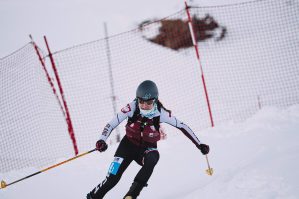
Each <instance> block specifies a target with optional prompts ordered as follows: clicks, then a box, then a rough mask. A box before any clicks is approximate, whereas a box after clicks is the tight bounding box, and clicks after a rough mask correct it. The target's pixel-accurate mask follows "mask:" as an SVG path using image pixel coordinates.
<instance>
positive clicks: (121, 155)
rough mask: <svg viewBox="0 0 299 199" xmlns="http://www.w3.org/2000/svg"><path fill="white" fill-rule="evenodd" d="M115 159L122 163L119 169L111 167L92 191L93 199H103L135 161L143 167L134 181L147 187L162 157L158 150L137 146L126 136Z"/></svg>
mask: <svg viewBox="0 0 299 199" xmlns="http://www.w3.org/2000/svg"><path fill="white" fill-rule="evenodd" d="M114 157H115V160H116V161H118V160H120V161H122V162H121V163H120V165H119V168H118V169H115V168H114V169H112V168H113V167H112V166H111V167H110V169H109V172H108V174H107V176H106V178H105V179H104V180H103V181H102V183H100V184H99V185H98V186H97V187H95V188H94V189H93V190H92V191H91V193H90V194H91V196H92V198H93V199H102V198H103V197H104V196H105V194H106V193H107V192H108V191H110V190H111V189H112V188H113V187H114V186H115V185H116V184H117V183H118V181H119V180H120V178H121V176H122V174H123V172H124V171H125V170H126V169H127V167H128V166H129V165H130V163H131V162H132V161H133V160H134V161H136V162H137V163H138V164H139V165H141V166H142V167H141V169H140V170H139V172H138V173H137V175H136V177H135V179H134V181H135V182H138V183H139V184H141V185H143V186H146V184H147V181H148V180H149V178H150V177H151V175H152V173H153V170H154V167H155V165H156V164H157V162H158V161H159V157H160V155H159V152H158V150H157V149H156V148H146V147H139V146H136V145H135V144H133V143H131V142H130V141H129V140H128V138H127V137H126V136H125V137H124V138H123V139H122V140H121V142H120V144H119V146H118V148H117V150H116V152H115V155H114ZM112 165H113V163H112ZM116 167H117V166H116Z"/></svg>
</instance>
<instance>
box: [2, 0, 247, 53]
mask: <svg viewBox="0 0 299 199" xmlns="http://www.w3.org/2000/svg"><path fill="white" fill-rule="evenodd" d="M244 1H250V0H189V1H188V3H189V4H193V5H194V4H196V5H202V6H206V5H222V4H231V3H236V2H244ZM199 2H200V3H199ZM183 8H184V0H163V1H161V0H151V1H140V0H126V1H123V0H121V1H120V0H119V1H115V0H114V1H99V0H51V1H48V0H22V1H21V0H0V26H1V31H0V57H4V56H6V55H8V54H10V53H12V52H14V51H15V50H17V49H19V48H20V47H22V46H23V45H25V44H26V43H28V42H29V41H30V39H29V37H28V35H29V34H32V36H33V38H34V40H35V41H36V42H37V44H38V45H39V46H40V47H41V48H44V42H43V36H44V35H46V36H47V38H48V41H49V44H50V47H51V49H52V51H57V50H62V49H64V48H67V47H70V46H73V45H76V44H81V43H84V42H89V41H93V40H97V39H99V38H103V37H104V25H103V24H104V22H106V23H107V26H108V33H109V35H112V34H117V33H120V32H124V31H127V30H130V29H133V28H135V27H136V26H137V25H138V24H139V23H140V22H142V21H144V20H146V19H153V18H162V17H166V16H168V15H170V14H172V13H175V12H177V11H179V10H181V9H183Z"/></svg>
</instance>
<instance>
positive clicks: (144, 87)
mask: <svg viewBox="0 0 299 199" xmlns="http://www.w3.org/2000/svg"><path fill="white" fill-rule="evenodd" d="M126 118H128V121H127V125H126V135H125V136H124V137H123V139H122V140H121V142H120V144H119V146H118V148H117V150H116V152H115V155H114V161H113V162H112V163H111V166H110V168H109V171H108V174H107V176H106V178H105V179H104V180H103V181H102V183H100V184H99V185H98V186H96V187H95V188H94V189H93V190H92V191H91V192H90V193H88V194H87V199H102V198H103V197H104V196H105V194H106V193H107V192H108V191H109V190H111V189H112V188H113V187H114V186H115V185H116V184H117V183H118V181H119V180H120V178H121V176H122V174H123V172H124V171H125V170H126V169H127V167H128V166H129V164H130V163H131V162H132V161H133V160H134V161H136V162H137V163H138V164H139V165H141V169H140V170H139V172H138V173H137V175H136V176H135V178H134V181H133V183H132V185H131V187H130V189H129V191H128V192H127V194H126V195H125V196H124V198H123V199H136V198H137V196H139V194H140V192H141V190H142V189H143V187H145V186H147V182H148V180H149V178H150V176H151V175H152V173H153V170H154V167H155V165H156V164H157V162H158V160H159V152H158V149H157V142H158V141H159V139H160V136H161V132H160V123H167V124H170V125H172V126H174V127H176V128H178V129H179V130H181V131H182V132H183V133H184V135H186V136H187V137H188V138H189V139H190V140H191V141H192V142H193V143H194V144H195V146H196V147H197V148H198V149H199V150H200V151H201V153H202V154H204V155H206V154H208V153H209V146H208V145H206V144H203V143H201V142H200V141H199V139H198V138H197V137H196V135H195V134H194V132H193V131H192V130H191V129H190V128H189V127H188V126H187V125H186V124H184V123H183V122H181V121H179V120H178V119H177V118H176V117H174V116H173V115H171V111H169V110H167V109H166V108H165V107H164V106H163V105H162V104H161V102H160V101H159V100H158V88H157V86H156V84H155V83H154V82H153V81H150V80H146V81H144V82H142V83H141V84H140V85H139V86H138V88H137V91H136V99H135V100H134V101H133V102H131V103H129V104H128V105H127V106H126V107H124V108H122V109H121V112H120V113H118V114H117V115H116V116H115V117H114V118H113V119H112V120H111V121H110V122H109V123H108V124H107V125H106V126H105V128H104V130H103V132H102V135H101V137H100V139H99V140H98V141H97V142H96V149H97V150H98V151H100V152H103V151H105V150H106V149H107V148H108V145H107V144H106V142H105V141H106V140H107V138H108V137H109V135H110V134H111V132H112V130H113V129H114V128H116V127H117V126H118V125H119V124H120V123H121V122H122V121H123V120H125V119H126Z"/></svg>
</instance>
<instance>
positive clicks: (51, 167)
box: [0, 149, 96, 189]
mask: <svg viewBox="0 0 299 199" xmlns="http://www.w3.org/2000/svg"><path fill="white" fill-rule="evenodd" d="M94 151H96V149H92V150H90V151H87V152H85V153H82V154H80V155H77V156H75V157H72V158H70V159H67V160H65V161H63V162H60V163H58V164H55V165H52V166H50V167H48V168H45V169H43V170H40V171H38V172H35V173H33V174H31V175H28V176H26V177H24V178H21V179H19V180H16V181H14V182H11V183H6V182H5V181H4V180H2V181H1V187H0V188H1V189H4V188H6V187H8V186H10V185H13V184H15V183H18V182H20V181H23V180H26V179H28V178H31V177H33V176H35V175H37V174H40V173H43V172H46V171H48V170H50V169H53V168H55V167H58V166H60V165H62V164H65V163H67V162H70V161H72V160H75V159H77V158H80V157H82V156H84V155H87V154H89V153H92V152H94Z"/></svg>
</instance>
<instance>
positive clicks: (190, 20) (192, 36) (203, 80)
mask: <svg viewBox="0 0 299 199" xmlns="http://www.w3.org/2000/svg"><path fill="white" fill-rule="evenodd" d="M185 6H186V12H187V15H188V25H189V30H190V34H191V38H192V42H193V46H194V48H195V53H196V57H197V61H198V64H199V67H200V72H201V79H202V83H203V87H204V91H205V96H206V101H207V105H208V110H209V115H210V121H211V126H212V127H214V121H213V116H212V111H211V105H210V100H209V96H208V90H207V86H206V82H205V78H204V74H203V69H202V65H201V62H200V56H199V50H198V45H197V40H196V37H195V32H194V28H193V24H192V18H191V15H190V12H189V6H188V4H187V1H186V0H185Z"/></svg>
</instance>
